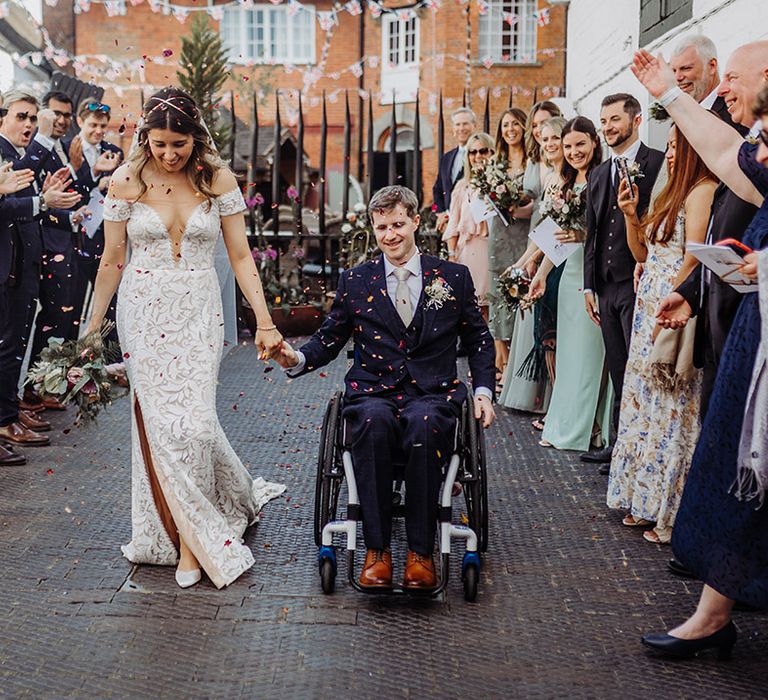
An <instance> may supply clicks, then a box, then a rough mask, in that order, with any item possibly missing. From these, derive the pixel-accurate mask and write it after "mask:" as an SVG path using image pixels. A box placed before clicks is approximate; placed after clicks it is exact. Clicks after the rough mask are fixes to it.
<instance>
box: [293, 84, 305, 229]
mask: <svg viewBox="0 0 768 700" xmlns="http://www.w3.org/2000/svg"><path fill="white" fill-rule="evenodd" d="M293 179H294V182H295V185H294V186H295V187H296V192H297V195H296V202H295V207H296V216H295V217H294V222H293V226H294V233H295V234H296V235H297V236H299V235H301V232H302V229H303V228H304V227H303V221H302V217H301V207H302V205H303V202H304V194H303V192H304V110H303V109H302V106H301V90H299V121H298V128H297V130H296V172H295V174H294V178H293Z"/></svg>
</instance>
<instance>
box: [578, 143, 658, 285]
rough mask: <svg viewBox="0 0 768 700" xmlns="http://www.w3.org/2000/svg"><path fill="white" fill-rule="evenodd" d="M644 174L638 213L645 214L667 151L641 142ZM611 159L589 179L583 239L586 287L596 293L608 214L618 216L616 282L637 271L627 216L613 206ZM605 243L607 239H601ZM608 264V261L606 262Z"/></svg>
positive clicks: (640, 164)
mask: <svg viewBox="0 0 768 700" xmlns="http://www.w3.org/2000/svg"><path fill="white" fill-rule="evenodd" d="M635 162H636V163H637V165H638V167H639V168H640V171H641V172H642V173H643V175H644V177H642V178H639V179H638V180H637V181H636V183H635V184H636V185H637V189H638V202H637V215H638V216H639V217H642V216H643V214H645V212H646V211H647V209H648V205H649V204H650V201H651V192H652V191H653V185H654V183H655V182H656V177H657V175H658V174H659V169H660V168H661V166H662V163H663V162H664V154H663V153H662V152H661V151H657V150H656V149H654V148H648V146H646V145H645V144H644V143H641V144H640V149H639V150H638V152H637V158H636V159H635ZM611 164H612V159H611V158H608V159H607V160H604V161H603V162H602V163H600V165H598V166H597V167H596V168H595V169H594V170H592V172H591V173H590V174H589V180H588V181H587V239H586V241H585V242H584V288H585V289H591V290H592V291H594V292H600V289H598V286H599V285H598V275H597V270H596V269H595V266H596V264H597V263H596V258H597V246H598V244H599V242H598V240H597V239H598V238H599V233H600V230H601V228H602V227H603V226H604V225H605V223H606V220H607V219H608V218H609V217H613V218H615V219H616V220H617V221H616V228H615V230H616V231H617V232H618V233H619V234H620V235H619V236H618V238H617V239H616V240H614V241H613V246H614V248H615V250H614V251H613V255H612V257H613V258H614V260H615V262H614V263H613V264H612V266H611V274H612V278H613V281H614V282H623V281H626V280H631V279H632V275H633V273H634V270H635V259H634V257H633V256H632V252H631V251H630V249H629V244H628V243H627V235H626V227H625V225H624V215H623V214H622V213H621V210H619V209H618V207H616V208H615V211H614V209H613V208H612V205H615V204H616V202H617V197H618V192H616V190H615V188H614V186H613V182H612V180H611ZM602 243H603V244H605V241H603V242H602ZM603 264H605V262H604V263H603Z"/></svg>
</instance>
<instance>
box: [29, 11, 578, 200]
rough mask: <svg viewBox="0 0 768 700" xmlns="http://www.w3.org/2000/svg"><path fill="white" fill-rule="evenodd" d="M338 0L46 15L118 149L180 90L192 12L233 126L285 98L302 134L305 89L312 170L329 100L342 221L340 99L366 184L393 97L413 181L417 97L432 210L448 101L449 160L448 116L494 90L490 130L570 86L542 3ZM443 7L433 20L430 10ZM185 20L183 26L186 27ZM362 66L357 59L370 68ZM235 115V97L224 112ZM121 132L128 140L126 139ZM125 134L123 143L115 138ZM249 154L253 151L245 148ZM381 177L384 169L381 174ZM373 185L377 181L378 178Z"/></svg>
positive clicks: (403, 166) (555, 20)
mask: <svg viewBox="0 0 768 700" xmlns="http://www.w3.org/2000/svg"><path fill="white" fill-rule="evenodd" d="M361 4H362V2H358V1H357V0H350V2H347V3H346V4H345V5H343V6H342V5H341V4H340V3H338V2H335V3H334V2H331V1H330V0H318V1H317V2H316V3H314V4H312V3H309V2H307V3H303V4H299V3H298V2H295V0H291V1H290V2H288V3H285V2H281V0H272V2H271V3H264V4H255V3H254V2H252V1H251V0H245V2H240V3H237V2H227V3H218V2H215V0H208V3H207V4H205V0H174V1H173V3H169V2H168V0H147V2H144V1H143V0H128V2H126V1H125V0H91V1H90V2H89V0H58V2H57V3H56V4H55V5H54V6H53V7H51V6H49V5H48V4H47V3H46V4H45V5H44V16H43V22H44V25H45V26H46V27H47V28H48V30H49V32H50V34H51V39H52V41H53V43H54V44H55V45H56V46H57V47H58V48H60V49H63V50H65V51H66V52H68V53H69V54H70V55H72V56H74V57H75V60H74V61H73V62H71V64H70V66H69V67H68V70H74V71H75V72H76V73H77V75H78V77H80V78H81V79H83V80H93V81H94V82H97V83H99V84H101V85H104V86H105V87H107V92H106V95H105V101H107V102H109V103H110V104H112V105H114V107H115V109H114V115H115V118H114V119H113V128H114V129H115V133H113V135H112V136H113V138H114V139H115V140H116V141H122V144H121V145H123V146H124V147H126V146H127V145H128V144H129V142H130V136H131V133H132V129H133V124H134V123H135V115H136V114H137V113H138V111H139V108H140V99H141V95H142V94H143V95H144V96H145V97H146V96H148V95H149V94H150V93H151V91H152V90H153V89H155V88H159V87H162V86H164V85H167V84H169V83H175V82H176V68H177V65H176V59H177V57H178V55H179V51H180V46H181V41H180V38H181V36H183V35H184V34H185V33H187V32H188V31H189V23H190V19H189V17H190V16H191V15H192V13H193V12H197V11H205V12H207V14H208V15H209V17H208V20H209V22H210V23H211V24H212V26H214V27H216V28H218V30H219V31H220V32H221V34H222V37H223V38H224V40H225V42H226V43H227V45H228V46H229V47H230V52H231V53H230V58H231V60H232V64H233V71H232V73H233V79H232V80H231V81H230V82H229V83H228V84H227V85H226V86H225V87H226V89H227V90H231V91H233V92H234V97H235V111H236V114H237V117H238V119H240V120H242V121H244V122H246V123H248V122H250V120H251V116H250V115H251V101H252V95H253V93H254V91H255V92H256V94H257V95H259V98H260V105H259V122H260V125H261V128H262V129H266V128H268V125H269V124H270V123H272V122H273V120H274V114H275V90H276V89H279V90H280V109H281V117H282V123H283V125H284V126H288V127H289V128H291V129H295V125H296V115H297V102H298V93H299V90H301V92H302V100H303V107H304V118H305V146H304V148H305V152H306V154H307V156H308V159H309V164H310V166H311V167H314V168H316V167H317V166H318V160H319V149H320V122H321V111H322V95H323V91H325V94H326V106H327V114H328V161H327V162H328V171H329V205H330V207H331V208H332V209H338V200H339V199H340V191H341V183H340V175H339V174H340V172H341V169H342V161H343V132H344V112H345V109H344V97H345V91H348V95H349V100H350V111H351V123H352V158H351V163H350V166H351V173H352V175H353V176H355V177H356V176H358V175H359V173H360V171H359V160H358V146H359V144H360V143H361V138H362V139H363V141H362V143H363V144H365V143H366V140H367V117H365V118H364V119H363V124H362V128H363V133H362V136H361V131H360V129H361V119H360V117H361V115H367V110H368V94H371V95H372V100H373V101H372V107H373V118H374V125H373V135H374V148H375V149H376V150H377V151H381V152H385V151H387V150H388V148H389V146H388V144H389V135H390V125H391V112H392V102H393V97H394V102H395V107H394V108H395V114H396V121H397V132H398V138H397V143H398V150H399V151H401V155H399V157H398V171H399V174H401V175H402V176H403V179H404V181H405V182H408V184H412V183H410V168H409V164H410V163H411V162H412V160H411V158H412V157H413V155H412V153H411V154H410V155H408V153H409V152H412V146H411V144H412V143H413V125H414V116H415V96H416V90H417V89H418V91H419V95H420V114H421V129H420V138H421V147H422V172H423V190H424V194H425V202H429V201H430V198H431V185H432V182H433V181H434V178H435V173H436V167H437V143H436V141H437V113H438V103H439V94H440V92H441V91H442V94H443V98H444V101H443V106H444V110H445V116H446V132H445V133H446V148H450V147H452V145H453V144H452V141H451V131H450V121H449V117H450V113H451V111H452V110H453V109H455V108H456V107H458V106H460V105H461V104H462V100H463V99H464V98H463V94H464V93H465V92H466V99H467V102H468V104H469V105H470V106H471V107H472V108H473V109H475V111H476V112H477V113H478V116H479V118H480V120H481V124H482V115H483V111H484V107H485V100H486V92H489V104H490V112H491V129H492V130H494V129H495V127H496V122H497V120H498V115H499V114H500V113H501V111H502V110H503V109H504V108H506V106H507V104H508V102H509V95H510V90H512V91H513V93H514V94H513V100H514V104H515V105H516V106H519V107H522V108H524V109H525V108H527V107H529V106H530V105H531V103H532V100H533V95H534V89H536V90H537V94H538V96H539V98H541V97H544V96H549V95H555V94H559V91H560V89H561V86H562V85H563V84H564V82H565V52H564V46H565V33H566V26H565V10H564V8H562V7H560V6H557V3H555V2H553V3H552V4H551V6H550V4H549V3H548V2H547V1H546V0H481V1H480V2H476V1H475V0H470V1H469V2H461V1H457V0H444V1H443V2H442V4H438V3H437V2H436V0H420V1H419V2H417V3H416V4H415V5H414V4H413V3H407V2H402V1H393V0H389V1H387V2H384V3H382V4H379V3H376V2H368V3H367V4H364V5H362V6H361ZM433 7H434V9H433ZM181 19H184V22H180V20H181ZM361 59H362V60H361ZM225 102H226V103H227V104H228V99H227V100H225ZM122 126H124V127H125V128H123V129H122V130H120V129H119V127H122ZM119 130H120V133H118V131H119ZM246 148H247V147H246ZM377 170H378V167H377ZM374 179H375V180H377V179H380V175H379V174H378V173H375V178H374Z"/></svg>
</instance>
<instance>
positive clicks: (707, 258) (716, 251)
mask: <svg viewBox="0 0 768 700" xmlns="http://www.w3.org/2000/svg"><path fill="white" fill-rule="evenodd" d="M685 251H686V252H687V253H690V254H691V255H693V256H694V257H695V258H696V259H697V260H699V262H701V264H702V265H704V267H706V268H709V269H710V270H712V272H713V273H714V274H716V275H717V276H718V277H719V278H720V279H721V280H722V281H723V282H725V283H726V284H729V285H731V287H733V288H734V289H735V290H736V291H737V292H739V293H740V294H749V293H750V292H756V291H757V280H751V279H749V278H748V277H745V276H744V275H742V274H741V273H740V272H739V268H740V267H741V266H742V265H743V264H744V260H743V259H742V258H741V257H740V256H739V255H738V254H737V253H736V251H734V250H732V249H731V248H729V247H728V246H724V245H706V244H704V243H686V246H685Z"/></svg>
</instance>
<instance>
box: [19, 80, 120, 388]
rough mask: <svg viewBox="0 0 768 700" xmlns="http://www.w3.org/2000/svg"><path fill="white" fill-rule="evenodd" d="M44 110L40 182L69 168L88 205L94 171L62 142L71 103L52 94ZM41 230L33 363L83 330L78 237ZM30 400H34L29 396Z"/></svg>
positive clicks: (78, 150) (45, 100)
mask: <svg viewBox="0 0 768 700" xmlns="http://www.w3.org/2000/svg"><path fill="white" fill-rule="evenodd" d="M43 106H44V108H46V109H49V110H51V111H52V112H53V113H54V115H55V117H56V118H55V120H54V124H53V133H52V134H51V137H50V141H51V143H50V145H51V150H50V154H49V157H48V159H47V161H45V162H44V164H43V172H42V173H41V178H44V177H45V176H46V174H47V173H54V172H57V171H59V170H60V169H61V168H67V169H68V170H69V171H70V174H71V176H72V183H71V188H72V189H73V190H74V191H75V192H77V193H78V194H80V196H81V198H82V202H83V203H84V204H85V203H87V202H88V197H89V195H90V192H91V190H92V189H93V188H94V187H95V186H96V184H97V183H96V182H94V177H93V175H92V173H91V169H89V168H81V166H82V165H83V161H84V159H83V154H82V149H81V148H73V149H71V152H70V145H69V144H66V143H64V142H63V141H62V139H63V138H64V136H65V135H66V133H67V132H68V131H69V128H70V126H71V125H72V118H73V114H72V109H73V107H72V99H71V98H70V97H69V96H68V95H67V94H66V93H63V92H55V91H52V92H49V93H47V94H46V95H45V96H44V97H43ZM115 165H116V163H115ZM113 169H114V166H113ZM96 175H97V174H96ZM40 183H42V179H41V180H40ZM42 228H43V258H42V276H41V281H40V314H39V315H38V318H37V321H36V324H35V336H34V339H33V341H32V359H33V361H34V359H35V358H37V357H38V355H39V354H40V351H41V350H42V349H43V348H45V347H46V346H47V345H48V340H49V339H50V338H64V339H65V340H73V339H76V338H77V336H78V335H79V330H80V316H79V314H76V294H77V250H78V247H79V233H78V232H77V231H72V230H65V229H63V228H61V227H57V226H51V225H49V224H48V223H47V222H45V221H43V227H42ZM27 398H28V399H30V400H32V397H31V396H29V395H28V396H27Z"/></svg>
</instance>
